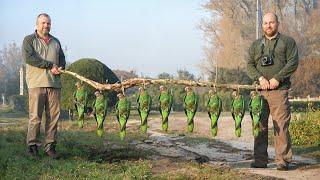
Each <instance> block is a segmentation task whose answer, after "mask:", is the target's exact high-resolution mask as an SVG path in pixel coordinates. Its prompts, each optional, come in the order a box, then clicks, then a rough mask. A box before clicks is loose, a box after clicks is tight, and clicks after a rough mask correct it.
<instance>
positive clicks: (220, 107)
mask: <svg viewBox="0 0 320 180" xmlns="http://www.w3.org/2000/svg"><path fill="white" fill-rule="evenodd" d="M218 102H219V110H218V117H220V114H221V112H222V101H221V99H220V98H218Z"/></svg>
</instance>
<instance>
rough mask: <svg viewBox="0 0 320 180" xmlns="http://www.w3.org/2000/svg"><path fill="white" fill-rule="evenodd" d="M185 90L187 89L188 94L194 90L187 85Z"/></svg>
mask: <svg viewBox="0 0 320 180" xmlns="http://www.w3.org/2000/svg"><path fill="white" fill-rule="evenodd" d="M184 90H185V91H186V93H187V94H191V93H192V92H193V90H192V88H191V87H190V86H186V87H185V88H184Z"/></svg>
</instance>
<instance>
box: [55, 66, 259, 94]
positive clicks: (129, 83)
mask: <svg viewBox="0 0 320 180" xmlns="http://www.w3.org/2000/svg"><path fill="white" fill-rule="evenodd" d="M60 72H62V73H65V74H69V75H72V76H74V77H76V78H78V79H79V80H81V81H83V82H86V83H88V84H89V85H90V86H92V87H93V88H95V89H99V90H101V91H103V90H112V91H117V92H120V91H122V89H127V88H131V87H134V86H139V85H150V84H161V85H168V84H176V85H184V86H198V87H216V88H227V89H235V90H236V89H247V90H255V89H261V88H260V86H259V85H258V86H254V85H241V84H218V83H214V82H206V81H198V82H197V81H189V80H174V79H143V78H133V79H127V80H124V81H123V82H122V83H114V84H100V83H97V82H95V81H93V80H90V79H87V78H85V77H83V76H80V75H79V74H77V73H74V72H71V71H67V70H60Z"/></svg>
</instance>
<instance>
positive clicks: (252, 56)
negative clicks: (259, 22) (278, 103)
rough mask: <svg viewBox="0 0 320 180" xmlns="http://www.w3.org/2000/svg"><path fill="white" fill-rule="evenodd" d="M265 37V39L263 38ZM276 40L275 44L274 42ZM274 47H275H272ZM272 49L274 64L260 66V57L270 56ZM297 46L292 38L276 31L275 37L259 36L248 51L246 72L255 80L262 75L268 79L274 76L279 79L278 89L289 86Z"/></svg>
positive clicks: (294, 66) (295, 60)
mask: <svg viewBox="0 0 320 180" xmlns="http://www.w3.org/2000/svg"><path fill="white" fill-rule="evenodd" d="M263 39H265V40H263ZM277 39H278V42H277V44H276V46H275V43H276V41H277ZM263 43H264V48H263V54H262V47H263V45H262V44H263ZM274 47H275V49H274ZM273 49H274V64H273V65H270V66H261V60H260V59H261V57H262V56H264V55H267V56H269V57H270V56H271V54H272V50H273ZM298 60H299V56H298V48H297V45H296V42H295V41H294V39H293V38H291V37H289V36H285V35H282V34H280V33H278V35H277V36H276V38H273V39H271V40H268V39H267V38H265V37H261V38H259V39H257V40H256V41H254V42H253V43H252V44H251V46H250V48H249V51H248V59H247V72H248V75H249V77H250V78H251V79H253V80H254V81H257V80H258V79H259V77H261V76H263V77H265V78H266V79H268V80H270V79H272V78H275V79H276V80H278V81H279V83H280V84H279V87H278V89H282V90H283V89H289V88H290V85H291V83H290V76H291V75H292V74H293V73H294V71H295V70H296V69H297V67H298Z"/></svg>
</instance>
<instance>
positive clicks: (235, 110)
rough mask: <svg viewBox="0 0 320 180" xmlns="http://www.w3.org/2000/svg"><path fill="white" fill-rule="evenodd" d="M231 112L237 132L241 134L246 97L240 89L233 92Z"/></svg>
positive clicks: (238, 135)
mask: <svg viewBox="0 0 320 180" xmlns="http://www.w3.org/2000/svg"><path fill="white" fill-rule="evenodd" d="M232 98H233V99H232V107H231V114H232V117H233V119H234V121H235V134H236V136H237V137H240V136H241V122H242V119H243V116H244V112H245V106H244V98H243V96H242V95H241V94H240V93H239V92H238V91H233V92H232Z"/></svg>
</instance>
